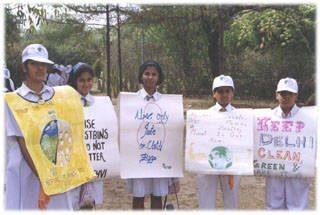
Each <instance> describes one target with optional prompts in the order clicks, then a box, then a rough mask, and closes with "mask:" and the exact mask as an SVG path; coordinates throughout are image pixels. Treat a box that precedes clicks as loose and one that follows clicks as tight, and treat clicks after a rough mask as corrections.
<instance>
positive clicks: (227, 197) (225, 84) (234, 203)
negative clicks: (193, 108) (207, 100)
mask: <svg viewBox="0 0 320 215" xmlns="http://www.w3.org/2000/svg"><path fill="white" fill-rule="evenodd" d="M212 92H213V98H215V99H216V101H217V103H216V105H215V106H213V107H211V108H210V109H209V110H212V111H215V112H219V111H221V112H226V111H232V110H234V109H235V108H234V107H233V106H231V104H230V102H231V100H232V97H233V94H234V84H233V80H232V78H231V77H230V76H225V75H220V76H218V77H216V78H215V79H214V81H213V86H212ZM197 180H198V188H199V208H200V209H207V210H208V209H215V208H216V195H217V189H218V183H219V181H220V187H221V191H222V197H223V204H224V208H225V209H237V208H238V195H239V188H240V181H241V176H239V175H237V176H232V175H229V176H226V175H204V174H199V175H198V176H197Z"/></svg>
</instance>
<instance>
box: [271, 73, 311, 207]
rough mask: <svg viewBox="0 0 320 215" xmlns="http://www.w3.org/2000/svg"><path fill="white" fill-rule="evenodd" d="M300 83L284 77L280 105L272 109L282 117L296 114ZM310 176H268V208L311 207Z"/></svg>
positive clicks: (279, 99)
mask: <svg viewBox="0 0 320 215" xmlns="http://www.w3.org/2000/svg"><path fill="white" fill-rule="evenodd" d="M297 98H298V84H297V82H296V80H295V79H293V78H289V77H287V78H283V79H281V80H280V81H279V83H278V85H277V90H276V99H277V100H278V102H279V106H278V107H276V108H275V109H273V110H272V112H273V114H274V115H275V116H277V117H279V118H281V119H289V118H292V117H293V116H294V115H296V114H297V113H298V111H299V107H297V105H296V101H297ZM309 186H310V182H309V179H308V178H286V177H267V178H266V193H265V206H266V209H267V210H281V209H287V210H307V209H309Z"/></svg>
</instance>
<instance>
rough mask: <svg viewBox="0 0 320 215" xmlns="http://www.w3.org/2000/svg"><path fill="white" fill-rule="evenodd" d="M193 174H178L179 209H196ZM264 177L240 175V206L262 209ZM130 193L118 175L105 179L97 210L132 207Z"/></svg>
mask: <svg viewBox="0 0 320 215" xmlns="http://www.w3.org/2000/svg"><path fill="white" fill-rule="evenodd" d="M196 180H197V177H196V175H195V174H191V173H188V172H184V177H183V178H180V186H181V189H180V192H179V193H178V203H179V209H180V210H181V211H190V210H198V186H197V181H196ZM310 182H311V183H310V184H311V186H310V192H309V198H310V199H309V206H310V210H315V209H316V199H315V197H316V189H315V179H311V181H310ZM264 194H265V177H260V176H259V177H255V176H243V177H242V182H241V186H240V192H239V210H245V211H255V210H259V211H260V210H261V211H263V210H264V208H265V207H264ZM131 203H132V195H131V194H128V193H127V190H126V181H125V180H123V179H120V178H114V179H107V180H105V181H104V203H103V204H101V205H98V206H97V208H96V210H114V211H119V210H131ZM168 203H171V204H173V205H174V208H175V209H177V208H178V206H177V200H176V197H175V195H169V196H168V199H167V204H168ZM145 208H146V209H149V208H150V198H149V196H147V197H146V199H145ZM216 208H217V210H223V201H222V196H221V191H220V188H219V189H218V195H217V205H216Z"/></svg>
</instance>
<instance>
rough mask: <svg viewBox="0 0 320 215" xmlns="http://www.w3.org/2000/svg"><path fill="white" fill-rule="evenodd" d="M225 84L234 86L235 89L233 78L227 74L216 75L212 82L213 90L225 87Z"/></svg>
mask: <svg viewBox="0 0 320 215" xmlns="http://www.w3.org/2000/svg"><path fill="white" fill-rule="evenodd" d="M224 86H227V87H232V88H233V90H234V85H233V80H232V78H231V77H230V76H227V75H220V76H218V77H215V79H214V80H213V84H212V91H214V89H215V88H218V87H224Z"/></svg>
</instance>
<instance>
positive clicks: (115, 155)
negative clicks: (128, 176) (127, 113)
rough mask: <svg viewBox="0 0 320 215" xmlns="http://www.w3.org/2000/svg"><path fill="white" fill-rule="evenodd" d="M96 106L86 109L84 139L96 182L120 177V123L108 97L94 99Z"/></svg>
mask: <svg viewBox="0 0 320 215" xmlns="http://www.w3.org/2000/svg"><path fill="white" fill-rule="evenodd" d="M94 100H95V102H94V104H93V105H92V106H89V107H84V108H83V109H84V118H85V120H84V125H85V132H84V138H85V142H86V148H87V151H88V155H89V158H90V161H91V165H92V167H93V169H94V171H95V173H96V175H97V178H96V180H101V179H105V178H112V177H115V176H120V154H119V147H118V121H117V117H116V113H115V111H114V108H113V106H112V103H111V101H110V98H109V97H107V96H97V97H94Z"/></svg>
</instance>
